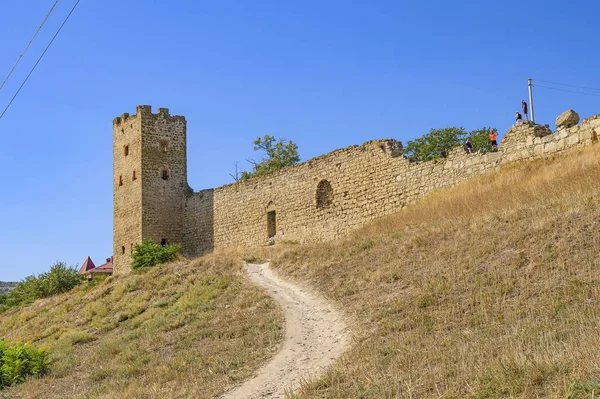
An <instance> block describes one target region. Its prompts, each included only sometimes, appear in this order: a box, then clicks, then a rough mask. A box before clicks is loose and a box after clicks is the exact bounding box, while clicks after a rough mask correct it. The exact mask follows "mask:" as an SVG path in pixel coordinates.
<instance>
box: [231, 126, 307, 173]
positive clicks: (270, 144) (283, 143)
mask: <svg viewBox="0 0 600 399" xmlns="http://www.w3.org/2000/svg"><path fill="white" fill-rule="evenodd" d="M254 151H264V152H265V156H264V157H263V158H262V160H261V161H260V162H255V161H254V160H249V161H248V162H250V163H251V164H252V165H253V166H252V171H251V172H246V171H244V172H242V176H241V179H242V180H248V179H250V178H251V177H254V176H264V175H266V174H268V173H270V172H273V171H275V170H279V169H282V168H285V167H286V166H290V165H293V164H295V163H298V162H300V155H299V154H298V145H297V144H296V143H294V142H293V141H292V140H286V139H285V138H280V139H279V140H275V137H273V136H270V135H268V134H266V135H265V136H264V137H262V138H261V137H257V138H256V140H254ZM236 174H237V173H236Z"/></svg>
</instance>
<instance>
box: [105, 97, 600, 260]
mask: <svg viewBox="0 0 600 399" xmlns="http://www.w3.org/2000/svg"><path fill="white" fill-rule="evenodd" d="M138 108H139V107H138ZM146 110H147V111H149V107H147V108H144V112H146ZM163 110H164V109H163ZM163 112H166V114H168V110H167V111H163ZM138 114H139V111H138ZM150 115H151V114H150ZM170 118H177V117H170ZM180 118H181V117H180ZM577 122H578V117H577ZM577 122H574V123H577ZM115 123H116V122H115ZM571 124H572V123H565V124H563V126H564V127H560V128H559V129H558V130H557V131H556V132H555V133H552V132H551V130H550V128H549V126H548V125H535V124H533V123H530V122H529V123H528V122H525V123H523V124H519V125H514V126H513V127H512V128H511V129H510V130H509V131H508V133H507V134H506V135H505V136H504V138H503V140H502V142H501V143H500V144H501V145H500V147H499V151H498V152H491V153H486V154H481V153H475V154H467V153H465V152H464V150H463V149H462V148H456V149H454V150H452V151H451V152H450V153H449V154H448V156H447V157H446V158H442V159H438V160H436V161H429V162H411V161H410V160H409V159H407V158H405V157H403V156H402V145H401V143H400V142H398V141H396V140H392V139H384V140H373V141H369V142H366V143H364V144H363V145H361V146H351V147H348V148H344V149H340V150H336V151H333V152H331V153H329V154H326V155H322V156H319V157H316V158H313V159H310V160H308V161H306V162H303V163H301V164H298V165H293V166H290V167H288V168H285V169H283V170H280V171H277V172H274V173H271V174H270V175H267V176H264V177H259V178H253V179H250V180H248V181H244V182H236V183H232V184H229V185H226V186H222V187H219V188H215V189H208V190H202V191H199V192H192V190H191V189H190V188H189V187H187V183H185V185H186V187H184V186H183V182H184V181H185V182H187V177H185V176H180V177H179V178H178V180H176V182H174V183H175V188H173V189H170V190H169V191H168V192H169V193H170V195H169V196H168V197H164V196H163V195H162V194H161V190H160V188H159V187H154V186H152V187H150V186H148V187H149V189H148V190H143V191H144V195H145V196H147V195H151V196H153V197H156V198H163V197H164V198H163V200H162V202H161V204H163V205H164V206H167V207H168V204H170V203H171V202H173V208H172V209H174V210H165V209H164V208H163V209H162V210H161V209H160V208H157V207H154V208H152V210H151V212H150V213H152V214H154V213H156V212H161V211H162V212H167V213H168V217H159V216H153V217H152V218H150V216H149V217H147V218H145V219H144V220H143V221H142V229H141V230H142V232H141V233H140V234H139V236H140V237H141V238H142V239H145V238H153V239H154V240H155V241H157V242H159V241H160V240H159V237H165V238H166V240H167V242H181V243H182V244H183V247H184V251H185V252H186V254H187V255H189V256H198V255H201V254H202V253H205V252H207V251H211V250H213V249H215V248H220V247H231V246H247V245H262V244H265V243H266V242H267V241H268V240H273V241H275V242H277V241H282V240H289V241H297V242H318V241H324V240H331V239H335V238H338V237H340V236H342V235H343V234H345V233H347V232H349V231H351V230H353V229H356V228H358V227H360V226H362V225H364V224H365V223H366V222H368V221H370V220H373V219H376V218H379V217H382V216H385V215H389V214H391V213H394V212H397V211H399V210H400V209H402V208H403V207H405V206H406V205H409V204H411V203H414V202H415V201H417V200H418V199H419V198H422V197H424V196H425V195H427V194H429V193H431V192H432V191H434V190H437V189H440V188H445V187H450V186H452V185H455V184H456V183H458V182H460V181H463V180H465V179H468V178H471V177H474V176H478V175H481V174H484V173H487V172H489V171H491V170H494V169H497V168H499V167H501V166H502V165H504V164H506V163H509V162H513V161H516V160H520V159H528V158H534V157H539V156H544V155H548V154H553V153H556V152H560V151H564V150H566V149H569V148H573V147H578V146H585V145H589V144H592V142H595V141H597V135H596V133H594V132H600V115H596V116H593V117H591V118H587V119H586V120H584V121H583V122H582V123H581V124H579V125H574V126H570V125H571ZM114 126H117V125H115V124H114ZM164 126H167V125H164ZM183 126H184V127H185V123H184V124H183ZM567 126H568V127H567ZM174 132H175V134H176V136H177V137H179V136H181V132H180V131H179V130H177V129H175V130H174ZM141 134H142V136H143V135H144V134H145V132H144V130H142V132H141ZM161 134H162V136H161V137H163V136H164V137H163V138H162V140H170V134H171V133H170V132H169V129H168V128H166V127H165V128H164V129H163V130H162V131H161V133H160V134H159V136H160V135H161ZM115 135H117V132H115ZM183 137H185V133H184V134H183ZM132 139H134V137H132ZM158 139H159V137H158V136H156V137H153V138H152V140H154V141H156V140H158ZM150 145H155V146H157V145H158V144H157V143H154V144H152V143H151V144H150ZM176 158H179V161H181V159H183V160H184V159H185V149H184V150H183V153H182V152H179V155H178V156H177V157H176ZM156 162H157V161H149V164H148V165H153V166H152V167H150V166H148V168H150V169H152V168H153V169H157V170H158V169H160V168H162V167H163V166H162V164H161V165H158V164H156V165H154V163H156ZM173 162H175V161H174V160H173ZM163 163H164V162H163ZM177 165H181V162H179V163H178V164H177ZM117 167H121V166H120V164H119V163H117V160H116V159H115V170H116V169H117ZM180 169H181V171H182V173H183V171H184V170H185V168H184V167H183V168H180ZM116 175H117V173H116V172H115V177H116ZM144 178H145V179H146V178H147V179H155V178H156V176H152V175H149V176H146V174H145V175H144ZM184 178H185V180H183V179H184ZM167 184H170V182H168V183H167ZM144 187H146V186H145V185H144ZM162 189H163V191H164V190H165V188H162ZM146 192H148V193H146ZM116 196H117V195H116V194H115V197H116ZM130 197H135V195H133V196H132V195H129V197H128V198H130ZM182 203H183V204H184V205H183V208H182V205H181V204H182ZM117 206H120V205H119V203H118V202H117V201H115V248H116V250H117V249H119V248H121V247H122V245H121V244H120V243H118V242H117V240H118V239H121V236H123V234H121V235H119V234H117V230H118V228H117V227H116V226H117V225H119V226H122V225H123V221H120V220H117V218H118V215H123V212H122V211H120V210H119V211H117V209H116V208H117ZM142 208H144V207H143V206H142ZM141 212H142V213H143V214H146V210H145V209H144V210H142V211H141ZM179 212H181V215H178V216H176V215H175V213H179ZM173 218H174V219H173ZM173 220H177V222H176V224H177V226H182V227H181V231H180V232H177V233H176V232H174V231H173V230H172V229H171V228H170V227H169V226H171V225H172V224H173ZM149 224H150V225H152V226H151V227H150V226H146V225H149ZM163 225H165V226H163ZM120 228H121V227H120ZM120 228H119V229H120ZM150 231H152V234H149V232H150ZM147 232H148V233H147ZM123 237H124V236H123ZM125 259H126V258H124V259H123V261H122V262H121V263H119V264H117V263H116V259H115V270H119V271H120V270H121V269H122V268H126V264H125Z"/></svg>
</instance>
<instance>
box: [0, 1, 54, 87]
mask: <svg viewBox="0 0 600 399" xmlns="http://www.w3.org/2000/svg"><path fill="white" fill-rule="evenodd" d="M57 4H58V0H56V1H55V2H54V5H53V6H52V8H51V9H50V11H48V14H47V15H46V18H44V20H43V21H42V24H41V25H40V27H39V28H38V29H37V30H36V31H35V34H34V35H33V37H32V38H31V40H30V41H29V43H27V46H26V47H25V50H23V52H22V53H21V55H20V56H19V58H17V62H15V65H13V67H12V69H11V70H10V72H9V73H8V75H7V76H6V79H4V82H2V84H1V85H0V90H2V88H3V87H4V85H5V84H6V81H7V80H8V78H10V75H12V73H13V72H14V71H15V68H16V67H17V65H18V64H19V62H20V61H21V58H23V56H24V55H25V53H26V52H27V49H28V48H29V46H31V43H33V41H34V40H35V37H36V36H37V34H38V33H40V30H42V26H44V24H45V23H46V21H47V20H48V18H49V17H50V14H52V11H54V8H55V7H56V5H57Z"/></svg>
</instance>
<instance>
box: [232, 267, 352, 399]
mask: <svg viewBox="0 0 600 399" xmlns="http://www.w3.org/2000/svg"><path fill="white" fill-rule="evenodd" d="M246 270H247V272H248V274H249V276H250V278H251V279H252V280H253V281H254V282H256V283H257V284H258V285H260V286H261V287H263V288H265V289H266V290H267V291H268V292H269V294H270V295H271V296H272V297H273V298H274V299H275V300H276V301H277V302H278V303H279V304H280V305H281V307H282V308H283V310H284V313H285V329H286V331H285V341H284V343H283V347H282V348H281V350H280V351H279V353H278V354H277V355H275V357H274V358H273V359H272V360H271V361H270V362H269V363H267V364H266V365H265V366H264V367H263V368H261V369H260V370H258V372H257V373H256V375H255V376H254V378H252V379H251V380H249V381H247V382H246V383H244V384H243V385H241V386H240V387H238V388H236V389H234V390H233V391H230V392H229V393H227V394H226V395H225V396H223V399H259V398H261V399H262V398H273V399H275V398H285V394H286V392H288V393H289V392H292V391H294V390H296V389H298V387H299V386H300V381H302V380H307V379H309V378H312V377H316V376H318V375H319V374H320V373H321V372H322V371H323V370H325V368H326V367H327V366H329V365H330V364H331V363H332V362H333V361H334V360H335V359H337V358H338V357H339V356H340V355H341V354H342V353H343V352H344V349H345V347H346V345H347V343H348V340H349V330H348V327H347V326H346V323H345V322H344V320H343V318H342V315H341V314H340V313H339V312H338V311H336V310H335V309H334V308H333V307H332V306H331V305H329V304H328V303H327V302H326V301H325V300H324V299H323V298H321V297H319V296H317V295H315V294H314V293H311V292H309V291H308V290H306V289H305V288H302V287H299V286H297V285H294V284H291V283H288V282H286V281H284V280H282V279H280V278H279V277H277V276H276V275H275V274H274V273H273V272H272V271H271V269H269V264H268V263H265V264H262V265H252V264H250V265H248V266H247V269H246Z"/></svg>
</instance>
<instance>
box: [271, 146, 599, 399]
mask: <svg viewBox="0 0 600 399" xmlns="http://www.w3.org/2000/svg"><path fill="white" fill-rule="evenodd" d="M263 256H264V255H263ZM270 256H272V257H273V259H274V262H273V267H274V268H275V269H276V270H277V271H278V272H279V273H281V274H284V275H287V276H289V277H292V278H294V279H298V280H302V281H305V282H308V283H310V284H311V285H313V286H315V287H316V288H318V289H319V290H320V292H321V293H323V294H324V295H326V296H327V297H328V298H330V299H331V300H333V301H336V302H337V303H338V304H339V306H340V307H341V308H342V309H344V311H345V312H346V313H347V314H348V315H349V316H350V317H351V318H352V320H354V321H353V323H354V326H353V329H354V333H355V337H354V342H353V345H352V347H351V349H350V350H349V352H348V353H347V354H346V355H345V356H344V358H343V359H341V360H340V361H338V362H337V363H336V365H335V366H334V367H333V368H332V369H330V370H329V371H328V372H327V373H326V375H325V376H324V377H322V378H320V379H317V380H315V381H313V382H309V383H306V384H304V386H303V388H302V389H301V391H300V392H298V393H297V394H296V395H295V396H293V397H294V398H298V399H300V398H570V399H575V398H592V397H600V350H599V348H600V328H599V327H600V147H598V146H596V147H592V148H587V149H582V150H575V151H571V152H569V153H566V154H564V155H561V156H554V157H552V158H546V159H539V160H535V161H528V162H521V163H517V164H513V165H511V166H508V167H506V168H503V169H502V170H500V171H499V172H497V173H494V174H490V175H487V176H484V177H482V178H478V179H475V180H470V181H467V182H465V183H463V184H461V185H459V186H456V187H455V188H453V189H450V190H445V191H443V192H438V193H435V194H433V195H431V196H429V197H427V198H426V199H424V200H423V201H421V202H420V203H418V204H416V205H415V206H411V207H409V208H406V209H405V210H404V211H403V212H400V213H399V214H396V215H394V216H392V217H388V218H385V219H381V220H379V221H376V222H375V223H372V224H370V225H368V226H367V227H365V228H364V229H362V230H360V231H358V232H357V233H356V234H353V235H352V236H351V237H349V238H348V239H346V240H343V241H339V242H334V243H328V244H321V245H312V246H300V245H296V246H291V245H290V246H286V247H283V248H282V247H279V248H276V249H273V253H272V254H271V255H270Z"/></svg>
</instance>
